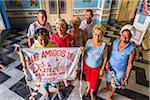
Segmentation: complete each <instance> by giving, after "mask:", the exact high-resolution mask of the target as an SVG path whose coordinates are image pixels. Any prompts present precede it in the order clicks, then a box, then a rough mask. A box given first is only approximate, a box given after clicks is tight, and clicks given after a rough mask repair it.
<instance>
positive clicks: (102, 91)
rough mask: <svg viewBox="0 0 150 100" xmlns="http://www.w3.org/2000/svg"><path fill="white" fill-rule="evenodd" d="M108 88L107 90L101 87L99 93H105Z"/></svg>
mask: <svg viewBox="0 0 150 100" xmlns="http://www.w3.org/2000/svg"><path fill="white" fill-rule="evenodd" d="M108 90H109V89H106V88H102V89H100V90H99V92H100V93H106V92H107V91H108Z"/></svg>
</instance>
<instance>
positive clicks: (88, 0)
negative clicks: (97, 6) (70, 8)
mask: <svg viewBox="0 0 150 100" xmlns="http://www.w3.org/2000/svg"><path fill="white" fill-rule="evenodd" d="M83 2H91V0H83Z"/></svg>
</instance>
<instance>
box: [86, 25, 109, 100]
mask: <svg viewBox="0 0 150 100" xmlns="http://www.w3.org/2000/svg"><path fill="white" fill-rule="evenodd" d="M104 30H105V27H104V26H103V25H101V24H96V25H95V26H94V27H93V30H92V34H93V38H92V39H89V40H88V41H87V43H86V46H85V49H86V50H85V57H84V71H85V76H86V81H87V86H88V87H87V89H86V92H85V96H87V95H88V93H89V92H90V96H91V99H92V100H95V99H96V96H95V95H94V94H93V92H94V90H95V89H96V86H97V82H98V77H99V74H100V75H102V73H103V71H104V66H105V64H106V62H107V53H108V50H107V45H106V43H105V42H103V40H102V36H103V32H104Z"/></svg>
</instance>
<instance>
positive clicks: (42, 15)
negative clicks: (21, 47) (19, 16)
mask: <svg viewBox="0 0 150 100" xmlns="http://www.w3.org/2000/svg"><path fill="white" fill-rule="evenodd" d="M37 19H38V21H36V22H33V23H31V25H30V26H29V29H28V33H27V37H28V46H29V47H31V46H32V44H33V42H34V40H35V39H34V34H35V31H36V30H37V29H39V28H44V29H46V30H47V31H48V32H49V36H51V33H52V30H51V26H50V24H49V23H48V22H47V15H46V12H45V11H44V10H39V12H38V17H37Z"/></svg>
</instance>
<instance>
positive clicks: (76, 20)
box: [72, 16, 81, 23]
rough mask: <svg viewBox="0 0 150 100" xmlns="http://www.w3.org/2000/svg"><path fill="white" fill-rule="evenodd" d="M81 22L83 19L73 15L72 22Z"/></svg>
mask: <svg viewBox="0 0 150 100" xmlns="http://www.w3.org/2000/svg"><path fill="white" fill-rule="evenodd" d="M75 22H79V23H81V19H80V18H79V17H78V16H73V18H72V23H75Z"/></svg>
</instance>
